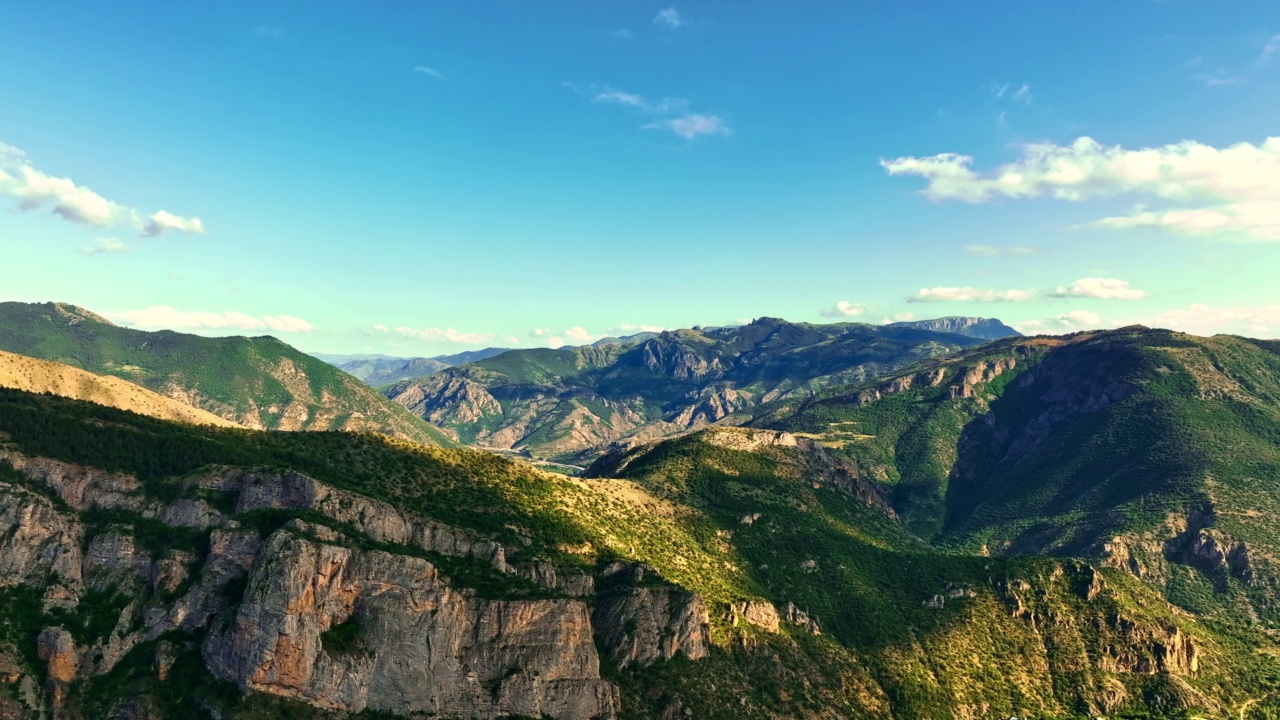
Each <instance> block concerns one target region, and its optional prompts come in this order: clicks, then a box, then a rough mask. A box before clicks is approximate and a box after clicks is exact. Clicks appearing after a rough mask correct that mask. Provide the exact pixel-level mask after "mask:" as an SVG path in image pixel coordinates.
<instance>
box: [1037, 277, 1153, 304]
mask: <svg viewBox="0 0 1280 720" xmlns="http://www.w3.org/2000/svg"><path fill="white" fill-rule="evenodd" d="M1052 295H1053V297H1060V298H1065V297H1079V298H1097V299H1099V300H1141V299H1143V298H1146V297H1150V296H1151V294H1150V293H1148V292H1146V291H1145V290H1138V289H1137V288H1134V287H1130V285H1129V283H1128V282H1127V281H1125V280H1117V279H1115V278H1081V279H1079V280H1077V281H1075V282H1073V283H1071V284H1070V285H1069V286H1066V287H1062V286H1059V287H1058V289H1057V290H1056V291H1054V292H1053V293H1052Z"/></svg>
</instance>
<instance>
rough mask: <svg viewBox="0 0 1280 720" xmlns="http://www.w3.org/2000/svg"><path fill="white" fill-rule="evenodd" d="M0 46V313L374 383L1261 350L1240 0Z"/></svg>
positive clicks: (686, 13)
mask: <svg viewBox="0 0 1280 720" xmlns="http://www.w3.org/2000/svg"><path fill="white" fill-rule="evenodd" d="M4 17H5V21H4V22H3V23H0V143H3V146H2V147H0V210H2V211H0V258H2V259H3V262H2V263H0V296H2V297H3V299H10V300H23V301H44V300H62V301H67V302H74V303H77V304H80V305H84V306H86V307H89V308H91V309H93V310H96V311H98V312H101V313H104V314H107V315H108V316H109V317H112V318H113V319H115V320H116V321H117V322H120V323H122V324H133V325H135V326H139V327H145V328H148V329H153V328H157V327H172V328H175V329H183V330H188V331H193V332H202V333H209V334H227V333H249V334H261V333H271V334H276V335H278V336H279V337H282V338H284V339H285V340H287V341H288V342H290V343H293V344H295V345H297V346H299V347H302V348H304V349H308V350H316V351H328V352H387V353H393V354H412V355H420V354H435V353H444V352H453V351H457V350H460V349H465V348H467V347H472V346H482V345H511V344H517V345H519V346H537V345H547V344H551V345H555V344H559V343H564V342H568V343H576V342H582V341H585V340H587V339H590V338H592V337H596V336H599V335H603V334H620V333H625V332H634V331H635V330H637V329H640V328H653V327H667V328H670V327H688V326H692V325H698V324H728V323H734V322H738V321H740V320H742V319H746V318H752V317H757V316H761V315H770V316H780V317H785V318H788V319H792V320H806V321H813V322H830V321H834V320H853V321H866V322H882V321H883V320H884V319H886V318H906V317H915V318H926V317H936V316H941V315H955V314H964V315H983V316H995V317H1000V318H1002V319H1005V320H1006V321H1008V322H1011V323H1015V324H1016V325H1017V326H1018V327H1020V328H1022V329H1024V330H1026V331H1028V332H1064V331H1069V330H1075V329H1081V328H1086V327H1098V326H1112V325H1117V324H1123V323H1130V322H1144V323H1147V324H1153V325H1165V326H1173V327H1178V328H1180V329H1186V330H1189V331H1193V332H1199V333H1210V332H1219V331H1225V332H1237V333H1244V334H1253V335H1263V336H1271V337H1274V336H1278V335H1280V290H1278V289H1277V288H1278V287H1280V285H1278V284H1277V283H1276V281H1275V276H1276V275H1277V271H1280V210H1277V208H1280V140H1276V141H1274V142H1268V138H1271V137H1273V136H1280V127H1278V126H1277V121H1276V118H1280V5H1277V4H1276V3H1274V2H1237V3H1231V4H1230V5H1229V6H1227V7H1224V6H1222V5H1221V4H1211V3H1208V2H1202V1H1197V0H1165V1H1163V2H1146V1H1141V0H1137V1H1134V2H1124V3H1116V2H1114V1H1113V0H1112V1H1108V2H1101V1H1097V2H1095V1H1091V0H1072V1H1070V2H1068V1H1062V2H1056V1H1048V2H1035V3H1028V2H1025V0H1023V1H1020V2H1002V1H994V2H987V3H956V2H919V3H909V4H907V3H897V2H865V3H810V4H807V6H805V5H804V4H802V5H799V6H797V4H795V3H782V2H753V3H749V4H748V3H738V2H697V3H677V4H674V5H672V4H670V3H665V2H658V3H644V2H634V1H630V0H629V1H628V2H577V3H569V2H560V3H533V2H444V1H441V2H420V1H419V2H382V3H376V4H375V3H357V2H309V3H306V4H302V3H287V2H255V3H237V2H223V3H211V2H184V3H167V4H159V3H150V2H147V3H143V2H128V1H125V2H119V3H110V4H103V3H91V2H74V1H72V2H63V3H58V5H57V7H56V8H51V7H46V6H39V5H38V4H32V3H10V4H8V6H7V7H6V8H5V10H4ZM1082 137H1086V138H1092V139H1093V141H1094V142H1092V143H1090V142H1087V141H1080V140H1079V139H1080V138H1082Z"/></svg>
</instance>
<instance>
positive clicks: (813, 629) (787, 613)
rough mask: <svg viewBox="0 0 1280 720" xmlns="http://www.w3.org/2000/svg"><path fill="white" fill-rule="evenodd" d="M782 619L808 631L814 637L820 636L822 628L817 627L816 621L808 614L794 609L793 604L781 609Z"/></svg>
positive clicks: (794, 605) (790, 603)
mask: <svg viewBox="0 0 1280 720" xmlns="http://www.w3.org/2000/svg"><path fill="white" fill-rule="evenodd" d="M782 619H783V620H786V621H787V622H789V623H792V624H795V625H799V626H800V627H801V628H803V629H805V630H808V631H809V632H810V633H812V634H814V635H821V634H822V627H821V626H819V625H818V621H817V620H815V619H814V618H812V617H810V616H809V613H807V612H805V611H803V610H801V609H800V608H798V607H796V604H795V603H792V602H789V603H787V604H786V606H785V607H784V608H783V609H782Z"/></svg>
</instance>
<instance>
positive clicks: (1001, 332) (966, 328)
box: [889, 317, 1022, 340]
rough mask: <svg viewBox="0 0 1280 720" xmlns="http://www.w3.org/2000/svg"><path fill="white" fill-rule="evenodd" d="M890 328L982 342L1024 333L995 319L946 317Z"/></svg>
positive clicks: (901, 324)
mask: <svg viewBox="0 0 1280 720" xmlns="http://www.w3.org/2000/svg"><path fill="white" fill-rule="evenodd" d="M889 327H902V328H915V329H917V330H930V331H932V332H942V333H953V334H955V335H967V336H969V337H975V338H979V339H981V340H999V339H1000V338H1007V337H1021V336H1022V333H1020V332H1018V331H1017V330H1014V329H1013V328H1011V327H1009V326H1008V325H1005V324H1004V323H1002V322H1000V321H999V320H996V319H995V318H975V317H944V318H937V319H935V320H912V321H908V322H898V323H891V324H890V325H889Z"/></svg>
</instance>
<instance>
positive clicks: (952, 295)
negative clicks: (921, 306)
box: [907, 287, 1036, 303]
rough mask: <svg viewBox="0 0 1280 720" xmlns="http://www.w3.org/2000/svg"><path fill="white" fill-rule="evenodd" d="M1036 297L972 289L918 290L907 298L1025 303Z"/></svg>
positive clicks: (1028, 293) (911, 300)
mask: <svg viewBox="0 0 1280 720" xmlns="http://www.w3.org/2000/svg"><path fill="white" fill-rule="evenodd" d="M1035 297H1036V291H1035V290H984V289H982V288H972V287H934V288H920V290H919V291H917V292H916V294H915V295H912V296H911V297H909V298H907V302H909V303H931V302H1026V301H1028V300H1032V299H1034V298H1035Z"/></svg>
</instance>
